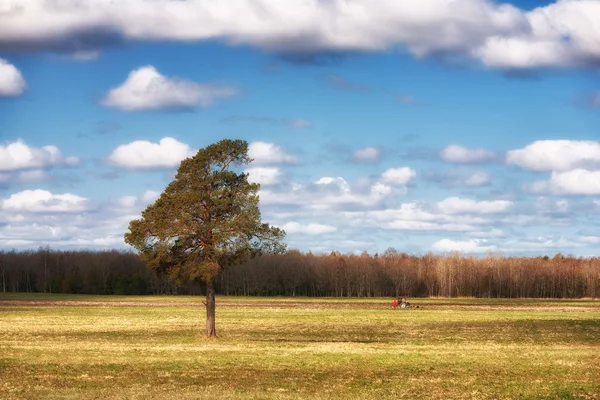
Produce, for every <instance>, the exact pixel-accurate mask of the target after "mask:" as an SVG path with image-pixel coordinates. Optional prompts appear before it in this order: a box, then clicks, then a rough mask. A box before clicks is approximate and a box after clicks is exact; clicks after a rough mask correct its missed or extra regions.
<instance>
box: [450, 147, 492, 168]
mask: <svg viewBox="0 0 600 400" xmlns="http://www.w3.org/2000/svg"><path fill="white" fill-rule="evenodd" d="M439 155H440V158H441V159H442V160H444V161H446V162H449V163H457V164H468V163H484V162H489V161H493V160H494V159H495V158H496V154H495V153H494V152H492V151H489V150H485V149H469V148H466V147H463V146H458V145H450V146H447V147H445V148H444V149H443V150H442V151H440V153H439Z"/></svg>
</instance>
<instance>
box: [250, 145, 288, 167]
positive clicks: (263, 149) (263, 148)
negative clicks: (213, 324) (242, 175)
mask: <svg viewBox="0 0 600 400" xmlns="http://www.w3.org/2000/svg"><path fill="white" fill-rule="evenodd" d="M248 156H249V157H250V158H252V159H253V160H254V163H255V164H261V165H262V164H296V163H298V161H299V160H298V157H296V156H294V155H292V154H289V153H287V152H286V151H285V150H283V149H282V148H281V147H280V146H277V145H275V144H273V143H266V142H252V143H250V146H248Z"/></svg>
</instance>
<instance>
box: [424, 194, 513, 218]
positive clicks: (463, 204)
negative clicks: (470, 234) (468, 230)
mask: <svg viewBox="0 0 600 400" xmlns="http://www.w3.org/2000/svg"><path fill="white" fill-rule="evenodd" d="M436 205H437V208H438V209H439V210H440V211H441V212H443V213H447V214H463V213H474V214H494V213H502V212H506V211H508V210H509V209H510V208H511V207H513V205H514V204H513V202H512V201H508V200H491V201H475V200H471V199H462V198H459V197H449V198H447V199H444V200H442V201H440V202H438V203H437V204H436Z"/></svg>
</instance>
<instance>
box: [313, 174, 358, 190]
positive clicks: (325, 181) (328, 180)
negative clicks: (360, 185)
mask: <svg viewBox="0 0 600 400" xmlns="http://www.w3.org/2000/svg"><path fill="white" fill-rule="evenodd" d="M315 184H316V185H322V186H325V185H331V186H335V187H337V188H339V190H340V192H342V193H350V192H351V190H350V185H348V182H346V180H345V179H344V178H342V177H341V176H338V177H337V178H333V177H330V176H324V177H322V178H319V180H317V181H316V182H315Z"/></svg>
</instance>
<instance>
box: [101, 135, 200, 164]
mask: <svg viewBox="0 0 600 400" xmlns="http://www.w3.org/2000/svg"><path fill="white" fill-rule="evenodd" d="M195 153H196V151H195V150H193V149H191V148H190V146H188V145H187V144H185V143H181V142H179V141H178V140H176V139H173V138H171V137H165V138H162V139H161V140H160V142H158V143H152V142H149V141H147V140H136V141H133V142H131V143H128V144H123V145H120V146H119V147H117V148H116V149H114V150H113V152H112V153H110V155H109V156H108V157H106V162H107V163H109V164H111V165H115V166H118V167H124V168H132V169H142V168H172V167H177V166H178V165H179V163H181V161H182V160H184V159H186V158H188V157H191V156H193V155H194V154H195Z"/></svg>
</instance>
